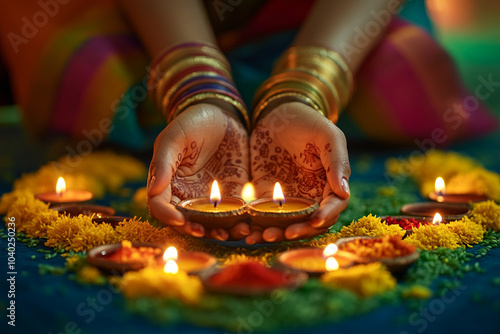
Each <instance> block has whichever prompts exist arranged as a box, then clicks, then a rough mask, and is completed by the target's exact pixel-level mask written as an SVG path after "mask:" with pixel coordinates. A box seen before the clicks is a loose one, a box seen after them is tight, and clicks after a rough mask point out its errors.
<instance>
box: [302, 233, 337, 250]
mask: <svg viewBox="0 0 500 334" xmlns="http://www.w3.org/2000/svg"><path fill="white" fill-rule="evenodd" d="M340 238H341V237H340V236H339V233H326V234H325V235H324V236H323V237H321V238H318V239H311V240H309V241H308V242H306V243H305V244H304V246H303V247H325V246H327V245H328V244H332V243H334V242H335V241H337V240H339V239H340Z"/></svg>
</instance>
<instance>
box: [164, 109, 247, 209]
mask: <svg viewBox="0 0 500 334" xmlns="http://www.w3.org/2000/svg"><path fill="white" fill-rule="evenodd" d="M225 117H226V120H227V127H226V130H225V133H224V137H223V139H222V141H221V143H220V144H219V146H218V147H217V149H216V150H215V153H214V154H213V155H212V156H211V157H209V158H208V160H207V161H206V163H205V164H204V165H202V163H203V161H199V158H200V156H201V151H202V148H203V146H204V144H205V141H202V142H201V144H199V145H198V144H197V143H196V141H193V142H192V143H191V144H190V146H189V148H185V149H184V151H183V152H182V154H179V157H178V158H179V159H178V164H177V162H176V167H179V166H181V167H182V169H183V176H179V172H177V173H176V174H174V175H173V177H172V195H174V196H177V197H178V198H179V199H181V200H182V199H185V198H195V197H205V196H207V195H208V194H210V187H211V184H212V182H213V180H214V179H216V180H218V181H219V183H220V184H221V190H222V192H223V193H222V195H223V196H230V195H236V194H237V192H238V191H239V189H240V188H241V187H242V185H243V184H244V183H245V182H246V181H247V180H248V166H246V164H247V159H248V157H245V156H244V155H245V154H248V151H247V149H246V147H247V143H248V137H247V134H246V131H245V130H244V128H243V126H241V125H240V124H238V123H237V121H236V120H234V119H233V118H231V117H229V116H225ZM206 149H209V148H206ZM186 170H187V171H188V172H186Z"/></svg>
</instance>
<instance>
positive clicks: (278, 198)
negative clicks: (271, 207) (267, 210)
mask: <svg viewBox="0 0 500 334" xmlns="http://www.w3.org/2000/svg"><path fill="white" fill-rule="evenodd" d="M273 201H274V203H278V204H279V207H280V208H281V207H282V206H283V203H285V195H283V190H282V189H281V185H280V183H279V182H276V183H275V184H274V192H273Z"/></svg>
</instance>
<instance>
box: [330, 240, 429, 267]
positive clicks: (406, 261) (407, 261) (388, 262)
mask: <svg viewBox="0 0 500 334" xmlns="http://www.w3.org/2000/svg"><path fill="white" fill-rule="evenodd" d="M392 237H397V236H392ZM398 238H399V237H398ZM381 239H382V237H377V238H373V237H366V236H357V237H348V238H342V239H339V240H337V241H336V242H335V243H336V244H337V246H338V247H339V249H340V250H343V249H349V248H350V247H348V246H347V244H349V243H353V245H355V249H359V248H360V247H363V246H360V245H358V241H359V240H369V242H370V243H372V245H371V246H370V247H372V248H373V243H376V242H378V241H379V240H381ZM399 243H404V241H403V240H399ZM364 247H367V246H364ZM404 248H405V249H407V250H408V252H407V253H406V255H403V256H395V257H367V256H363V255H360V254H356V256H357V259H358V261H357V262H358V263H362V264H366V263H371V262H381V263H382V264H384V265H385V266H386V267H387V269H388V270H389V271H391V272H392V273H400V272H403V271H405V270H406V269H408V267H409V266H410V265H411V264H412V263H413V262H415V261H417V260H418V258H419V257H420V253H419V252H418V250H417V248H416V247H415V246H411V245H408V244H405V246H404Z"/></svg>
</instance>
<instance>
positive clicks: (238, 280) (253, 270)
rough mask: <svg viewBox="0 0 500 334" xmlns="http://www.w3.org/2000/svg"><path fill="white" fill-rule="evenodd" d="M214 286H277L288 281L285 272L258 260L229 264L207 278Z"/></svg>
mask: <svg viewBox="0 0 500 334" xmlns="http://www.w3.org/2000/svg"><path fill="white" fill-rule="evenodd" d="M209 281H210V284H212V285H214V286H226V287H227V286H230V287H238V288H240V287H241V288H245V287H250V288H279V287H282V286H284V285H286V284H288V283H289V281H288V279H287V276H286V274H285V273H283V272H281V271H278V270H274V269H270V268H267V267H266V266H264V265H262V264H260V263H258V262H242V263H236V264H232V265H229V266H227V267H225V268H223V269H222V270H221V271H220V272H218V273H216V274H214V275H213V276H211V277H210V278H209Z"/></svg>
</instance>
